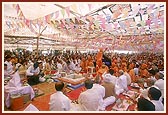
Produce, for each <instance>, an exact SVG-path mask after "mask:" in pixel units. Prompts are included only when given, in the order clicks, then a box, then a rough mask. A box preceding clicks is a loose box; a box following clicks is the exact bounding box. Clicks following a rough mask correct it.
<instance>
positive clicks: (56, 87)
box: [55, 82, 64, 91]
mask: <svg viewBox="0 0 168 115" xmlns="http://www.w3.org/2000/svg"><path fill="white" fill-rule="evenodd" d="M63 88H64V83H63V82H56V83H55V89H56V90H57V91H62V89H63Z"/></svg>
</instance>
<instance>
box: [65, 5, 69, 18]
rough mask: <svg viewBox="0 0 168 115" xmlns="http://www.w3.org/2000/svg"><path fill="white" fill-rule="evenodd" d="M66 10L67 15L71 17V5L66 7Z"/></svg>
mask: <svg viewBox="0 0 168 115" xmlns="http://www.w3.org/2000/svg"><path fill="white" fill-rule="evenodd" d="M65 10H66V13H67V15H68V17H69V16H70V7H69V6H68V7H66V8H65Z"/></svg>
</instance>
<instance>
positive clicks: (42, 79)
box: [38, 61, 46, 82]
mask: <svg viewBox="0 0 168 115" xmlns="http://www.w3.org/2000/svg"><path fill="white" fill-rule="evenodd" d="M38 64H39V69H40V72H39V81H40V82H44V81H46V79H45V77H44V73H45V72H44V69H43V63H42V61H38Z"/></svg>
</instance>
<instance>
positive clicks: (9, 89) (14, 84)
mask: <svg viewBox="0 0 168 115" xmlns="http://www.w3.org/2000/svg"><path fill="white" fill-rule="evenodd" d="M11 76H12V79H11V80H10V81H9V82H8V84H7V85H5V87H4V92H5V104H6V106H7V107H10V105H11V102H10V95H12V94H30V98H31V99H33V98H34V97H35V93H34V90H33V88H32V87H31V86H30V85H27V86H23V84H22V83H21V80H20V76H19V74H18V72H15V73H14V74H12V75H11Z"/></svg>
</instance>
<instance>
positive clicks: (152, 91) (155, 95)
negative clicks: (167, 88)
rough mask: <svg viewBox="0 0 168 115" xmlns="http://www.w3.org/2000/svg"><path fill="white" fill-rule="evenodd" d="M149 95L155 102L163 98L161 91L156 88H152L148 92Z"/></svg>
mask: <svg viewBox="0 0 168 115" xmlns="http://www.w3.org/2000/svg"><path fill="white" fill-rule="evenodd" d="M148 93H149V94H150V95H151V98H152V99H153V100H159V98H160V97H161V95H162V94H161V91H160V90H159V89H157V88H155V87H151V88H150V89H149V91H148Z"/></svg>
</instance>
